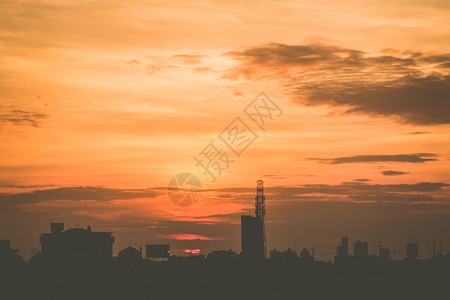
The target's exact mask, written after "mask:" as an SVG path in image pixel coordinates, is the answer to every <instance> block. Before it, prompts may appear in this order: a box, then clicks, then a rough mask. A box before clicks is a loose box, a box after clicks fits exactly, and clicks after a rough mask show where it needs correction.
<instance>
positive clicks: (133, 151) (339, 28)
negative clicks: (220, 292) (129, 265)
mask: <svg viewBox="0 0 450 300" xmlns="http://www.w3.org/2000/svg"><path fill="white" fill-rule="evenodd" d="M337 3H339V4H337ZM0 16H1V18H0V53H1V55H0V154H1V160H0V205H1V206H2V209H1V210H0V222H1V224H2V225H1V226H0V237H1V238H2V239H11V240H12V245H13V246H15V247H16V248H19V249H20V251H21V253H22V255H24V256H25V257H28V256H29V249H30V248H32V247H34V248H37V247H39V243H38V234H39V233H40V232H47V231H48V227H49V226H48V223H49V222H50V221H63V222H66V224H67V226H75V224H76V223H78V224H80V225H81V226H83V227H85V226H87V225H92V227H93V230H106V231H113V232H114V235H115V236H116V244H115V251H118V250H120V249H122V248H125V247H126V246H128V245H130V244H131V245H133V246H136V247H138V246H140V245H145V243H150V242H169V243H171V245H172V248H173V249H174V250H182V249H185V248H193V249H197V248H198V249H201V250H202V253H207V251H208V250H209V249H228V248H232V249H234V250H236V251H239V250H240V229H239V216H240V215H241V214H243V213H248V212H249V210H250V209H252V206H253V202H252V201H253V200H252V199H253V197H254V190H255V181H256V179H257V178H258V177H259V176H260V174H261V173H262V174H263V177H264V180H265V186H266V194H267V226H266V227H267V239H268V246H269V249H272V248H281V249H284V248H287V247H288V246H289V245H290V246H293V241H294V240H296V245H297V247H301V248H303V247H311V246H312V244H313V243H314V244H315V245H316V247H318V249H319V250H318V252H317V253H319V258H321V259H328V258H330V257H331V256H332V255H333V253H334V250H335V249H334V248H335V246H336V245H337V243H338V242H339V239H340V237H341V236H342V235H345V234H348V235H349V237H350V242H352V241H355V240H357V239H362V240H367V241H369V243H370V244H372V245H373V244H374V243H375V242H377V241H378V240H379V239H382V240H383V241H385V244H386V247H390V248H395V249H397V250H398V251H399V253H401V252H400V251H401V250H404V248H405V246H404V244H405V243H406V242H409V241H418V242H419V243H421V246H423V247H426V243H427V242H429V241H430V240H431V238H432V237H433V236H436V238H437V239H438V241H441V242H442V243H443V244H444V246H445V247H446V249H449V248H450V240H449V239H448V236H449V235H448V228H449V225H450V217H449V213H450V206H449V204H450V203H449V200H448V199H449V195H450V193H449V186H448V184H450V175H449V172H448V169H449V166H450V163H449V158H450V156H449V153H450V144H449V142H448V141H449V138H450V129H449V126H448V125H449V124H450V114H449V112H450V100H449V99H450V98H449V96H448V95H449V92H450V77H449V70H450V26H449V23H450V22H449V21H450V5H449V4H448V2H447V1H392V0H390V1H384V0H380V1H339V2H336V1H263V2H258V1H245V2H242V1H236V2H233V1H196V2H195V3H192V2H191V1H162V2H161V1H144V0H132V1H125V2H124V1H116V0H111V1H87V0H83V1H73V0H71V1H68V0H67V1H66V0H58V1H52V0H43V1H31V0H30V1H25V0H24V1H12V0H7V1H3V2H1V3H0ZM262 91H264V92H265V93H266V94H267V95H268V96H269V97H270V98H271V99H272V100H273V101H274V102H275V103H276V104H277V105H278V106H279V107H280V108H281V109H282V111H283V115H282V116H281V117H274V118H273V120H270V122H268V124H267V128H266V131H262V130H261V129H259V128H257V127H255V125H254V124H253V123H251V120H249V119H248V118H247V119H246V115H245V114H244V112H243V110H244V108H245V107H246V106H247V105H248V104H249V103H250V102H251V101H252V100H253V99H254V98H255V97H256V96H257V95H258V94H259V93H260V92H262ZM237 116H240V117H241V118H242V119H243V120H245V121H246V122H249V123H248V125H249V126H251V127H252V129H254V131H255V132H256V133H257V134H258V136H259V138H258V139H257V140H256V141H255V142H254V143H252V144H251V145H250V146H249V147H248V149H247V150H246V151H245V152H244V153H243V154H242V156H241V157H239V158H236V157H235V158H236V160H235V162H233V163H232V164H231V165H230V168H229V170H227V171H225V172H224V173H223V174H222V176H221V177H220V178H218V179H217V181H216V182H214V183H211V182H210V180H209V178H208V177H206V176H203V175H202V172H201V169H199V168H196V167H195V161H194V159H193V158H194V156H196V155H198V153H199V152H200V151H202V150H203V149H204V147H205V146H206V145H208V143H209V142H210V141H215V142H216V143H219V142H220V139H219V138H218V135H219V134H220V133H221V132H222V130H224V129H225V128H226V126H227V125H228V124H229V123H230V122H231V121H232V120H233V119H234V118H235V117H237ZM222 146H223V147H226V146H225V145H223V144H222ZM231 154H232V153H231V152H230V155H231ZM392 171H394V172H392ZM179 172H192V173H194V174H196V175H197V176H198V177H199V179H200V180H201V181H202V184H203V187H204V189H206V190H205V191H204V193H203V195H202V198H201V200H200V201H199V202H198V203H197V204H196V205H194V206H192V207H189V208H184V209H182V208H178V207H176V206H175V205H173V204H172V203H171V202H170V200H169V199H168V197H167V193H166V190H165V187H166V186H167V184H168V182H169V180H170V179H171V178H172V176H174V175H175V174H177V173H179ZM370 247H371V246H370ZM423 247H421V248H423ZM445 247H444V248H445ZM320 255H321V256H320ZM400 255H402V254H400Z"/></svg>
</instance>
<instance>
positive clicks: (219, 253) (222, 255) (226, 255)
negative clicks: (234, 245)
mask: <svg viewBox="0 0 450 300" xmlns="http://www.w3.org/2000/svg"><path fill="white" fill-rule="evenodd" d="M236 257H237V254H236V252H234V251H232V250H231V249H229V250H228V251H227V250H213V251H211V252H209V253H208V255H207V257H206V258H207V259H213V260H223V259H232V258H236Z"/></svg>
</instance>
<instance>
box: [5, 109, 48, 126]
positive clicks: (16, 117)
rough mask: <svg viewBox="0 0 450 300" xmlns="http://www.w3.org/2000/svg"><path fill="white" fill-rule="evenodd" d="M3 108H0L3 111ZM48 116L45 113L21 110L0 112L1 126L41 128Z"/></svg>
mask: <svg viewBox="0 0 450 300" xmlns="http://www.w3.org/2000/svg"><path fill="white" fill-rule="evenodd" d="M1 108H2V107H0V109H1ZM46 118H48V115H46V114H43V113H36V112H29V111H25V110H20V109H8V110H3V111H1V110H0V125H1V124H4V125H7V124H13V125H25V126H33V127H40V124H41V123H42V120H43V119H46Z"/></svg>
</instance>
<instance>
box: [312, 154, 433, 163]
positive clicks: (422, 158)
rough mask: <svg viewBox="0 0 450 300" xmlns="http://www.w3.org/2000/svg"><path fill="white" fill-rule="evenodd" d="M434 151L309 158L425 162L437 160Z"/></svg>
mask: <svg viewBox="0 0 450 300" xmlns="http://www.w3.org/2000/svg"><path fill="white" fill-rule="evenodd" d="M435 157H437V155H436V154H434V153H413V154H395V155H355V156H346V157H336V158H308V160H315V161H318V162H322V163H327V164H331V165H337V164H347V163H375V162H389V163H392V162H394V163H395V162H398V163H425V162H428V161H437V159H436V158H435Z"/></svg>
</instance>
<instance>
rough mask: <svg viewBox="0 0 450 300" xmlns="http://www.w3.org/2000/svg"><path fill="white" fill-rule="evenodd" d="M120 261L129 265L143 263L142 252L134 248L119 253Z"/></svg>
mask: <svg viewBox="0 0 450 300" xmlns="http://www.w3.org/2000/svg"><path fill="white" fill-rule="evenodd" d="M118 256H119V260H120V261H121V262H124V263H127V264H137V263H140V262H141V261H142V252H141V251H139V250H137V249H136V248H133V247H131V246H130V247H127V248H125V249H123V250H120V251H119V255H118Z"/></svg>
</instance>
